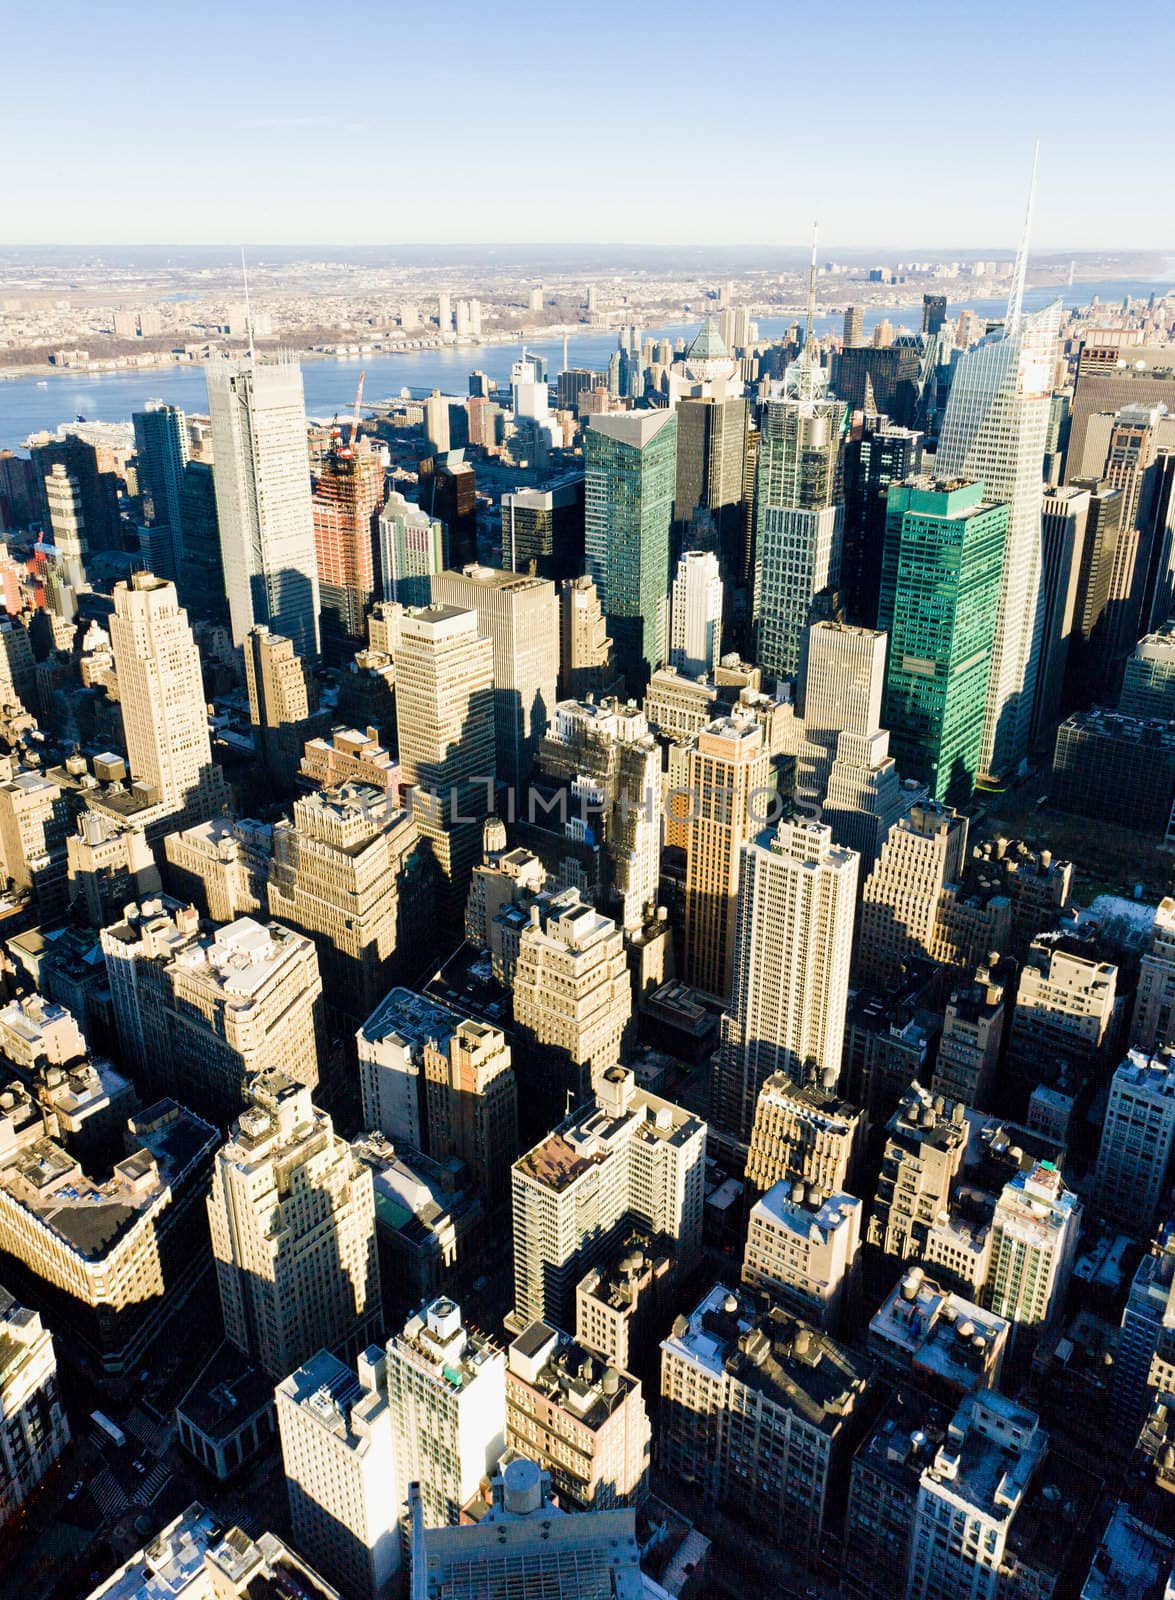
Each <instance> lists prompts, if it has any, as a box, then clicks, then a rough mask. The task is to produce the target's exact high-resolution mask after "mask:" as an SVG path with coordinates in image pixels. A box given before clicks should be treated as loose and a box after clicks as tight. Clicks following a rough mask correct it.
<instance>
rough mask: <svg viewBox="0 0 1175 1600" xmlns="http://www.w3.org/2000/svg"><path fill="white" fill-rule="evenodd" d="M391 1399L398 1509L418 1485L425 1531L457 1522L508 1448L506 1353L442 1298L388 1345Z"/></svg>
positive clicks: (395, 1498)
mask: <svg viewBox="0 0 1175 1600" xmlns="http://www.w3.org/2000/svg"><path fill="white" fill-rule="evenodd" d="M387 1395H388V1405H389V1407H390V1408H391V1413H392V1433H393V1438H394V1446H395V1454H396V1477H395V1484H394V1490H393V1496H392V1498H393V1500H394V1502H395V1504H396V1506H400V1505H402V1504H403V1502H404V1501H405V1500H406V1499H407V1498H408V1486H409V1484H413V1483H417V1484H419V1485H420V1500H421V1508H422V1511H423V1514H424V1525H425V1527H429V1528H443V1527H445V1526H446V1525H447V1524H449V1523H455V1522H456V1521H457V1520H458V1518H459V1516H460V1513H461V1507H462V1506H463V1505H465V1504H466V1502H467V1501H469V1500H471V1499H472V1498H473V1496H474V1495H475V1494H476V1493H477V1490H478V1486H479V1484H480V1483H481V1480H482V1478H483V1477H484V1476H485V1475H486V1474H487V1473H491V1472H492V1471H493V1470H494V1467H495V1466H496V1465H497V1463H498V1457H499V1456H500V1455H501V1454H502V1450H503V1447H504V1445H505V1442H506V1352H505V1351H504V1350H502V1349H501V1348H500V1347H499V1346H498V1345H496V1344H494V1342H493V1340H491V1339H487V1338H486V1337H485V1335H484V1334H480V1333H475V1332H472V1331H470V1330H468V1329H467V1328H465V1327H464V1326H463V1324H462V1322H461V1307H460V1306H459V1305H457V1304H455V1302H454V1301H452V1300H449V1299H446V1298H444V1297H442V1298H440V1299H438V1300H434V1301H433V1302H432V1304H431V1305H428V1306H425V1307H424V1308H423V1310H422V1311H421V1312H420V1314H419V1315H417V1316H413V1317H409V1319H408V1321H407V1322H406V1323H405V1325H404V1331H403V1332H402V1333H398V1334H394V1335H393V1336H392V1338H390V1339H389V1340H388V1357H387Z"/></svg>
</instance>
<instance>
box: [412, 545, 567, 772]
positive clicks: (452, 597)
mask: <svg viewBox="0 0 1175 1600" xmlns="http://www.w3.org/2000/svg"><path fill="white" fill-rule="evenodd" d="M432 600H433V603H434V605H447V606H460V607H464V608H467V609H468V610H470V611H472V612H473V613H474V614H475V616H476V617H477V630H478V632H479V633H480V634H483V635H484V636H485V637H486V638H487V639H489V640H490V642H491V643H492V645H493V677H494V737H495V741H496V746H497V770H498V776H499V777H500V778H501V779H502V781H503V782H504V783H507V784H509V785H511V786H512V787H513V789H514V790H515V792H516V794H517V795H518V796H519V801H521V791H522V788H523V785H524V784H525V783H526V780H527V777H528V775H529V773H530V768H531V763H532V762H533V761H534V757H535V752H536V751H537V749H538V745H539V740H540V739H541V738H542V736H543V733H544V731H545V729H546V726H547V723H548V721H549V720H550V718H551V716H552V714H553V712H554V709H555V701H556V698H557V695H558V679H559V602H558V599H557V597H556V594H555V585H554V584H553V583H552V582H551V581H550V580H549V579H547V578H531V577H525V576H523V575H522V574H521V573H515V572H501V571H499V570H498V568H496V567H482V566H468V567H465V568H464V570H463V571H461V572H441V573H438V574H437V575H436V576H435V577H434V578H433V579H432Z"/></svg>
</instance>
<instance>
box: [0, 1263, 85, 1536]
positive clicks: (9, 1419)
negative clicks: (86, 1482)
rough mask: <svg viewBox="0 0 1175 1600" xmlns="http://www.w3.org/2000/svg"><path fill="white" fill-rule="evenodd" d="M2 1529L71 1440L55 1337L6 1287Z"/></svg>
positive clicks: (0, 1371) (0, 1386) (0, 1302)
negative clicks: (54, 1343) (60, 1388)
mask: <svg viewBox="0 0 1175 1600" xmlns="http://www.w3.org/2000/svg"><path fill="white" fill-rule="evenodd" d="M0 1418H2V1419H3V1422H4V1426H3V1427H2V1428H0V1528H3V1527H4V1525H5V1523H6V1522H7V1521H8V1520H9V1518H10V1517H13V1516H15V1514H16V1513H17V1511H18V1510H19V1509H20V1507H21V1506H22V1505H23V1504H24V1503H25V1501H26V1500H27V1499H28V1498H29V1496H30V1495H31V1494H32V1492H33V1490H34V1489H35V1488H36V1487H37V1485H38V1484H39V1483H40V1481H41V1479H42V1478H43V1477H44V1476H45V1474H46V1473H47V1472H48V1471H49V1468H50V1467H51V1466H52V1465H53V1463H54V1462H55V1461H56V1460H57V1459H58V1457H59V1456H60V1455H61V1453H62V1451H63V1450H64V1449H65V1447H66V1445H67V1444H68V1443H69V1422H68V1420H67V1418H66V1415H65V1407H64V1406H63V1405H62V1403H61V1393H60V1390H59V1389H58V1386H57V1356H56V1354H55V1353H54V1350H53V1338H52V1335H51V1334H50V1333H49V1330H48V1329H47V1328H45V1327H44V1326H43V1325H42V1323H41V1319H40V1317H39V1316H38V1315H37V1313H36V1312H35V1311H30V1310H29V1309H28V1307H27V1306H22V1305H21V1304H19V1302H18V1301H16V1300H14V1299H13V1297H12V1295H10V1294H9V1293H8V1290H7V1289H5V1288H3V1287H0Z"/></svg>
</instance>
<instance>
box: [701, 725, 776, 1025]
mask: <svg viewBox="0 0 1175 1600" xmlns="http://www.w3.org/2000/svg"><path fill="white" fill-rule="evenodd" d="M769 771H770V758H769V756H768V752H767V750H766V747H765V745H764V742H763V730H762V728H761V727H760V725H759V724H758V723H757V722H755V721H754V720H753V719H752V718H750V717H742V716H731V717H717V718H715V720H714V721H713V722H710V723H708V724H707V725H706V727H704V728H703V729H702V731H701V732H700V733H699V734H697V736H696V737H695V738H694V739H693V741H692V742H691V744H690V747H689V750H688V755H687V760H686V773H687V777H686V790H687V796H688V803H689V813H688V821H687V824H686V830H687V837H688V845H687V850H686V872H685V962H686V972H687V975H688V978H689V981H690V983H692V984H693V985H694V987H695V988H698V989H704V990H705V991H706V993H707V994H712V995H717V996H719V997H721V998H725V997H726V996H727V995H729V994H730V985H731V978H732V973H733V964H734V942H735V918H736V915H737V911H738V887H739V867H740V862H741V854H740V852H741V848H742V844H743V841H744V840H745V839H748V838H750V837H751V836H752V834H754V833H755V832H756V830H757V826H758V823H759V821H761V820H763V819H765V817H766V806H767V804H768V800H769V796H768V794H767V784H768V774H769ZM752 797H754V798H752Z"/></svg>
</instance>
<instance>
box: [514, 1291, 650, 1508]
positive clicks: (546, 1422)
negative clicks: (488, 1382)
mask: <svg viewBox="0 0 1175 1600" xmlns="http://www.w3.org/2000/svg"><path fill="white" fill-rule="evenodd" d="M650 1438H651V1430H650V1427H649V1418H648V1413H647V1412H646V1410H645V1403H644V1399H643V1397H642V1394H641V1386H640V1383H639V1381H638V1380H637V1379H636V1378H634V1377H632V1376H631V1374H629V1373H627V1372H620V1371H618V1370H617V1369H616V1368H615V1367H612V1366H608V1365H607V1364H606V1363H605V1362H603V1361H601V1360H600V1359H599V1357H598V1356H596V1355H593V1354H592V1352H591V1351H590V1350H586V1349H584V1347H583V1346H582V1345H580V1344H577V1343H576V1341H575V1340H574V1339H572V1338H571V1337H570V1335H569V1334H566V1333H562V1332H560V1330H559V1329H557V1328H552V1327H550V1326H548V1324H547V1323H545V1322H541V1321H540V1322H532V1323H531V1324H530V1326H529V1327H528V1328H525V1329H524V1330H523V1331H522V1333H520V1334H519V1335H518V1337H517V1338H516V1339H515V1340H514V1342H513V1343H512V1344H511V1345H510V1346H509V1347H508V1349H507V1351H506V1447H507V1449H513V1450H517V1451H518V1452H519V1454H521V1455H525V1456H528V1457H529V1458H530V1459H531V1460H532V1461H535V1462H537V1463H538V1465H539V1466H540V1467H542V1468H544V1469H545V1470H546V1471H547V1472H549V1473H550V1474H551V1484H552V1487H553V1488H554V1490H555V1492H556V1493H557V1494H558V1496H559V1500H560V1504H562V1505H564V1506H566V1507H567V1508H568V1509H572V1508H574V1509H576V1510H580V1511H606V1510H609V1509H611V1508H612V1507H613V1506H625V1505H639V1504H640V1503H641V1502H642V1501H643V1500H644V1499H646V1498H647V1496H648V1492H649V1451H650Z"/></svg>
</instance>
